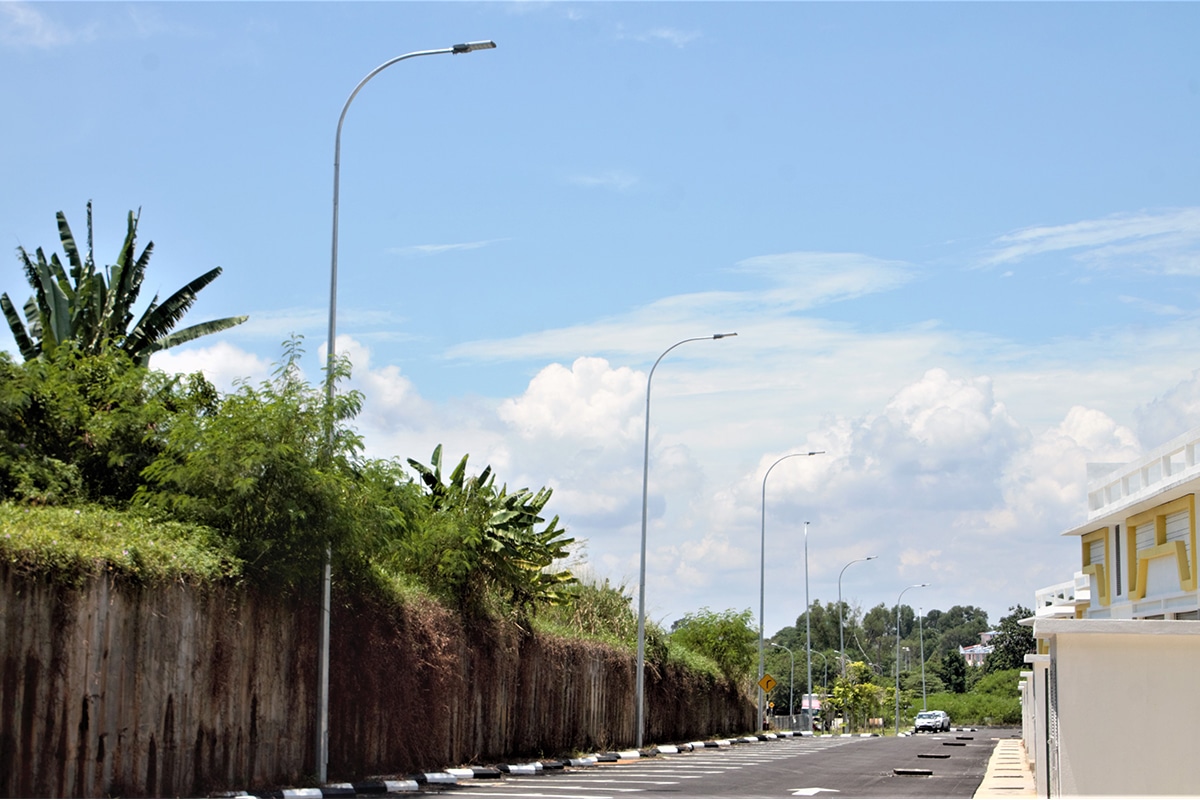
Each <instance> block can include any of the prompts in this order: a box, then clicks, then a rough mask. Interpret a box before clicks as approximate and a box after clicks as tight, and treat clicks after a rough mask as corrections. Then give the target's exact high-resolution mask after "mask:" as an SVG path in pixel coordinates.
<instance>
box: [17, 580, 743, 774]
mask: <svg viewBox="0 0 1200 800" xmlns="http://www.w3.org/2000/svg"><path fill="white" fill-rule="evenodd" d="M311 594H315V593H305V594H298V595H295V596H291V597H279V596H278V595H276V594H272V593H266V592H258V591H255V590H254V589H253V588H252V587H237V586H204V587H197V586H189V585H185V584H182V583H175V584H167V585H163V586H156V587H151V588H147V587H138V586H129V585H117V584H114V582H113V581H112V580H110V579H109V578H107V577H106V578H101V579H98V580H95V581H93V582H91V583H89V584H87V585H85V586H83V587H80V588H77V589H69V588H64V587H62V586H57V585H54V584H52V583H49V582H47V581H45V580H44V579H42V580H31V579H28V578H26V577H23V576H19V575H16V574H14V573H13V571H12V570H11V569H9V568H8V567H6V566H4V565H0V797H104V796H114V795H116V796H126V797H146V796H149V797H173V796H193V797H195V796H204V795H205V794H207V793H210V792H214V791H221V790H235V789H255V788H258V789H261V788H266V787H270V786H279V785H283V786H286V785H296V784H297V783H300V782H302V781H304V780H306V777H305V776H311V775H313V774H314V773H315V771H316V770H315V769H314V764H313V759H312V751H313V742H314V739H315V733H314V725H315V713H314V697H315V683H316V660H317V647H316V639H317V613H316V604H315V602H314V599H313V598H312V597H311V596H310V595H311ZM634 672H635V670H634V658H633V655H632V654H630V653H628V652H626V651H624V650H618V649H615V648H612V647H608V646H605V645H600V644H595V643H584V642H574V641H566V640H562V639H556V638H553V637H542V636H533V635H528V634H525V633H522V632H520V631H517V630H515V629H513V628H511V627H507V628H506V627H499V626H488V625H477V626H471V625H466V624H464V623H463V621H462V620H461V619H459V618H458V617H456V616H454V615H452V614H449V613H448V612H446V611H445V610H443V609H440V608H438V607H436V606H432V605H431V604H430V605H425V606H421V605H417V606H412V607H406V608H403V609H396V608H381V607H378V606H377V605H372V604H371V603H369V602H367V601H362V600H359V601H355V600H353V599H351V598H347V597H344V596H340V597H339V596H335V601H334V607H333V609H332V625H331V657H330V695H329V696H330V734H329V738H330V756H329V777H330V779H331V780H353V779H356V778H362V777H365V776H368V775H372V774H405V773H411V772H418V771H427V770H438V769H442V768H444V767H446V766H451V765H456V764H462V763H465V762H469V761H475V762H476V763H479V762H480V761H483V762H485V763H486V762H487V760H489V759H501V758H505V757H526V756H538V755H543V754H556V753H568V752H572V751H579V750H584V751H586V750H592V749H601V748H611V747H620V746H630V745H632V744H633V741H634V726H635V717H634V708H633V706H634V688H635V681H634ZM647 672H648V674H647V681H646V706H647V719H646V737H647V741H648V742H651V743H654V742H665V741H679V740H684V741H686V740H689V739H695V738H700V737H703V736H708V735H711V734H713V733H716V732H726V731H727V732H739V731H747V730H750V729H753V728H754V727H755V714H754V709H753V706H752V704H751V702H750V700H749V698H748V697H747V696H746V694H745V692H743V691H740V690H739V689H738V687H736V686H733V685H730V684H729V683H727V682H725V681H718V680H714V679H712V678H710V677H705V676H698V675H694V674H690V673H687V672H684V671H682V670H678V669H675V668H673V667H669V666H668V667H666V668H663V669H657V668H655V667H653V666H652V665H651V666H650V667H649V669H648V671H647Z"/></svg>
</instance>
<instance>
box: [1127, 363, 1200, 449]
mask: <svg viewBox="0 0 1200 800" xmlns="http://www.w3.org/2000/svg"><path fill="white" fill-rule="evenodd" d="M1134 417H1135V418H1136V419H1137V426H1138V436H1139V438H1140V439H1141V440H1142V441H1143V442H1144V443H1145V445H1146V446H1147V447H1157V446H1158V445H1160V444H1163V443H1165V442H1169V441H1170V440H1171V439H1174V438H1175V437H1176V436H1179V435H1180V434H1182V433H1185V432H1187V431H1189V430H1191V429H1192V428H1194V427H1196V426H1197V425H1200V370H1196V371H1195V372H1193V373H1192V374H1191V377H1189V378H1187V379H1186V380H1183V381H1180V382H1179V383H1178V384H1176V385H1175V386H1173V387H1171V388H1170V389H1168V390H1167V391H1166V392H1164V393H1163V394H1162V395H1160V396H1158V397H1156V398H1154V399H1153V400H1151V401H1150V402H1149V403H1146V404H1145V405H1143V406H1139V407H1138V408H1137V409H1136V410H1135V411H1134Z"/></svg>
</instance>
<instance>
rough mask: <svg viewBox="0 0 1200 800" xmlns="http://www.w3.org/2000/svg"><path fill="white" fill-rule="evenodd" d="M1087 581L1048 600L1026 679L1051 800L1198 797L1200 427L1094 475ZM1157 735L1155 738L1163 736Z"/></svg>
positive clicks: (1031, 750) (1039, 774) (1038, 766)
mask: <svg viewBox="0 0 1200 800" xmlns="http://www.w3.org/2000/svg"><path fill="white" fill-rule="evenodd" d="M1088 472H1089V483H1088V509H1087V521H1086V522H1085V523H1083V524H1081V525H1078V526H1076V527H1074V528H1072V529H1070V530H1068V531H1066V532H1065V533H1064V534H1063V535H1065V536H1074V537H1078V539H1079V543H1080V549H1079V553H1080V556H1079V564H1078V568H1077V570H1076V571H1075V574H1074V577H1073V579H1072V580H1070V581H1065V582H1063V583H1060V584H1056V585H1054V586H1048V587H1046V588H1044V589H1041V590H1039V591H1038V592H1037V596H1036V600H1035V612H1034V617H1033V619H1031V620H1027V621H1026V622H1025V624H1029V625H1032V627H1033V631H1034V636H1035V638H1037V640H1038V654H1037V655H1032V656H1027V657H1026V661H1027V662H1028V663H1029V664H1030V669H1029V671H1027V672H1025V673H1023V678H1024V680H1023V681H1022V682H1021V692H1022V703H1023V710H1024V731H1023V734H1024V739H1025V747H1026V753H1027V755H1028V757H1029V759H1030V760H1031V761H1032V762H1033V766H1034V773H1035V776H1036V778H1037V787H1038V793H1039V795H1041V796H1043V797H1058V796H1063V797H1069V796H1083V795H1143V796H1144V795H1196V794H1200V759H1197V758H1196V757H1195V753H1194V751H1195V747H1194V745H1193V742H1194V741H1195V740H1196V737H1197V734H1198V733H1200V691H1197V689H1196V679H1195V673H1196V667H1197V665H1198V664H1200V621H1197V620H1200V593H1198V592H1197V580H1196V576H1197V563H1196V500H1195V496H1196V492H1197V490H1200V429H1196V430H1193V431H1190V432H1189V433H1187V434H1185V435H1184V436H1181V437H1179V438H1177V439H1175V440H1173V441H1171V442H1168V443H1167V444H1165V445H1163V446H1162V447H1159V448H1157V449H1156V450H1154V451H1152V452H1150V453H1148V454H1147V455H1146V456H1145V457H1143V458H1141V459H1139V460H1138V461H1135V462H1132V463H1130V464H1125V465H1115V464H1106V465H1089V468H1088ZM1151 734H1152V735H1151Z"/></svg>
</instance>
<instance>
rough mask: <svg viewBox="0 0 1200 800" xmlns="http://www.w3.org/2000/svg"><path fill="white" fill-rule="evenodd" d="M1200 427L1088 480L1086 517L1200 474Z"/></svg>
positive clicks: (1129, 502)
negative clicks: (1094, 478)
mask: <svg viewBox="0 0 1200 800" xmlns="http://www.w3.org/2000/svg"><path fill="white" fill-rule="evenodd" d="M1198 458H1200V428H1194V429H1193V430H1190V431H1188V432H1187V433H1185V434H1183V435H1182V436H1179V437H1176V438H1175V439H1172V440H1171V441H1169V442H1167V443H1166V444H1164V445H1162V446H1160V447H1157V448H1155V449H1154V450H1152V451H1150V452H1149V453H1147V454H1146V455H1145V456H1143V457H1142V458H1140V459H1138V460H1137V461H1131V462H1130V463H1128V464H1125V465H1124V466H1121V467H1117V468H1116V469H1114V470H1113V471H1112V472H1110V473H1108V474H1107V475H1105V476H1103V477H1102V478H1100V479H1099V480H1096V481H1092V482H1089V483H1088V519H1093V518H1095V517H1101V516H1104V514H1106V513H1108V512H1109V511H1111V510H1113V509H1114V508H1119V507H1121V506H1126V505H1129V504H1131V503H1134V502H1136V501H1138V500H1140V499H1142V498H1143V497H1146V496H1149V495H1152V494H1155V493H1157V492H1160V491H1162V490H1163V489H1164V488H1166V487H1167V486H1169V485H1171V484H1175V483H1181V482H1183V481H1185V480H1188V479H1190V478H1194V477H1196V476H1200V463H1198Z"/></svg>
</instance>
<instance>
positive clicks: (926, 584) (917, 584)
mask: <svg viewBox="0 0 1200 800" xmlns="http://www.w3.org/2000/svg"><path fill="white" fill-rule="evenodd" d="M928 585H929V584H928V583H914V584H913V585H912V586H906V587H904V589H903V591H901V592H900V597H897V598H896V735H897V736H899V735H900V600H901V598H903V597H904V592H907V591H908V590H909V589H923V588H925V587H926V586H928Z"/></svg>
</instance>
